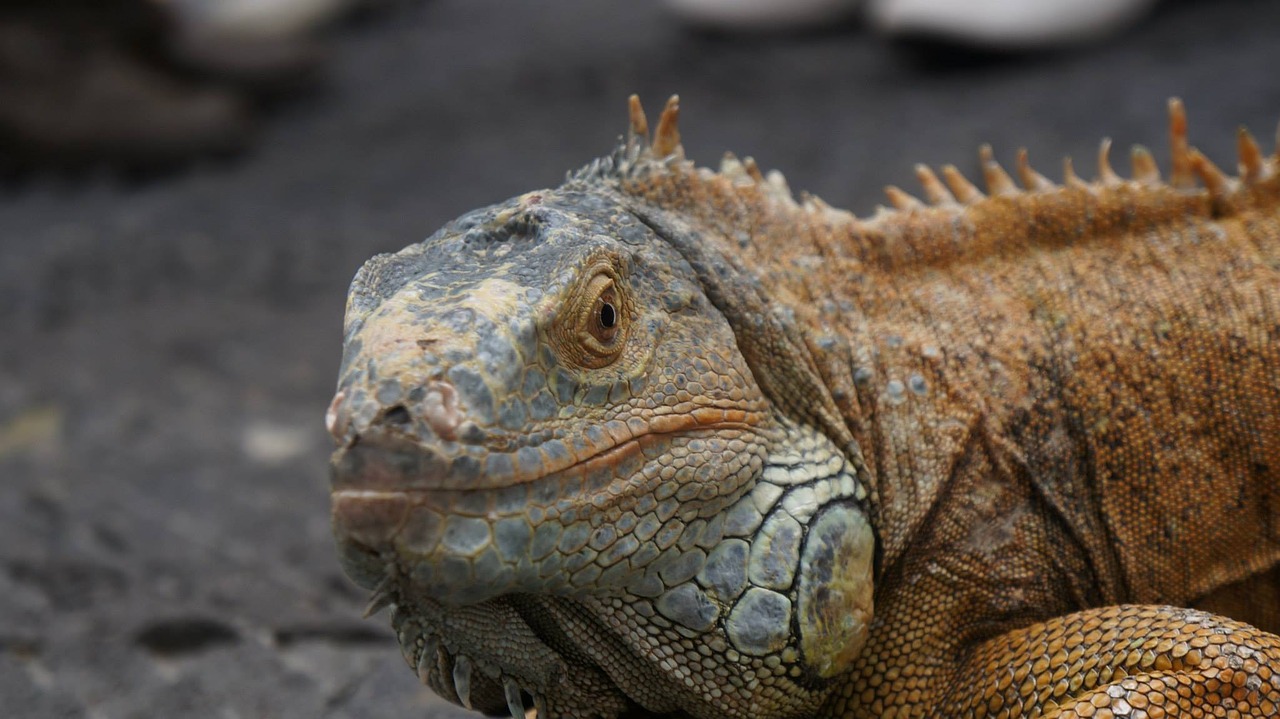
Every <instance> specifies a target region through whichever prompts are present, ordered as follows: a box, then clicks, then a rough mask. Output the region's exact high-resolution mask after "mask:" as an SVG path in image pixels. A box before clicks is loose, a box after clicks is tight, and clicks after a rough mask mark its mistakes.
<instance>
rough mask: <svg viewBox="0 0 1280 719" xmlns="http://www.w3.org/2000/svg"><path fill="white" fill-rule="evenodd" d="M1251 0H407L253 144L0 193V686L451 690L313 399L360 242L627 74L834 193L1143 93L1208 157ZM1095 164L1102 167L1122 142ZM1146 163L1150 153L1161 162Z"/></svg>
mask: <svg viewBox="0 0 1280 719" xmlns="http://www.w3.org/2000/svg"><path fill="white" fill-rule="evenodd" d="M1278 29H1280V3H1276V2H1273V1H1268V0H1215V1H1213V2H1207V1H1205V2H1191V1H1189V0H1188V1H1183V2H1171V3H1167V4H1166V5H1165V6H1163V8H1162V10H1161V11H1160V12H1159V13H1157V15H1156V16H1155V17H1154V18H1152V19H1151V20H1150V21H1149V22H1147V23H1146V24H1144V25H1143V26H1141V27H1140V28H1137V29H1135V30H1134V31H1132V32H1130V33H1128V34H1127V35H1126V36H1124V37H1122V38H1120V39H1119V40H1116V41H1113V42H1109V43H1106V44H1102V45H1098V46H1095V47H1091V48H1087V49H1084V50H1081V51H1077V52H1072V53H1064V54H1054V55H1050V56H1047V57H1035V58H1004V59H996V58H982V57H973V56H959V55H948V54H946V53H942V52H937V51H935V50H929V51H925V52H922V51H921V49H920V48H918V47H917V48H904V47H901V46H894V45H889V44H886V43H885V42H884V41H882V40H880V39H877V38H874V37H871V36H869V35H867V34H866V33H864V32H863V31H862V30H861V29H859V28H858V27H856V26H849V27H845V28H840V29H836V30H831V31H826V32H822V33H819V34H817V35H809V36H786V37H730V36H715V35H706V34H698V33H693V32H689V31H688V30H685V29H682V28H680V27H679V26H677V25H674V24H673V23H671V22H670V21H669V19H668V18H666V17H664V16H663V15H661V14H660V13H659V12H658V11H657V10H656V9H655V8H654V7H652V6H651V5H650V4H648V3H600V2H593V1H592V0H560V1H557V2H546V3H521V4H517V3H511V2H502V1H501V0H434V1H432V2H426V3H423V4H416V5H411V6H407V7H401V8H398V9H396V10H394V11H393V12H391V13H390V14H388V15H383V16H382V17H380V18H377V19H375V20H374V21H371V22H367V23H364V24H362V25H360V26H357V27H353V28H350V29H348V30H347V31H346V32H344V33H343V34H342V36H341V37H340V38H339V41H338V46H337V48H336V49H337V52H336V55H335V58H334V62H333V66H332V68H331V70H332V81H331V83H330V84H329V86H328V88H327V89H326V90H325V91H324V92H322V93H320V94H319V95H317V96H313V97H310V98H307V99H305V100H303V101H300V102H296V103H294V104H292V105H290V106H289V107H287V108H285V109H283V110H282V111H280V112H278V113H277V114H276V115H275V116H274V117H272V118H271V119H270V121H269V122H268V123H267V125H266V127H265V128H264V134H263V137H262V140H261V142H260V144H259V147H258V149H257V151H256V152H255V153H254V154H253V155H251V156H249V157H246V158H243V159H241V160H239V161H236V162H232V163H226V162H222V163H216V164H211V165H208V166H198V167H195V168H192V169H191V170H189V171H187V172H184V173H182V174H180V175H176V176H173V177H169V178H166V179H164V180H163V181H157V182H152V183H150V184H144V185H126V184H123V183H121V182H118V181H116V180H113V179H112V178H110V177H90V178H80V179H78V180H75V181H65V180H41V179H37V180H33V181H31V182H28V183H26V184H25V185H22V186H20V187H17V188H14V189H9V190H6V191H5V194H2V195H0V237H2V238H3V241H2V242H0V327H3V331H4V339H3V341H0V477H3V479H4V485H3V486H4V489H5V491H4V492H0V714H2V715H3V716H5V717H13V718H16V719H25V718H27V717H40V718H42V719H43V718H48V717H103V718H109V719H115V718H117V717H119V718H124V717H219V718H232V717H411V716H412V717H423V716H427V717H436V718H443V717H460V716H465V715H466V714H465V713H464V712H461V711H460V710H458V709H455V708H452V707H450V706H449V705H446V704H444V703H443V702H441V701H440V700H438V699H435V698H434V697H433V696H432V695H431V694H430V692H428V691H427V690H425V689H424V688H422V687H420V686H418V683H417V680H416V679H415V678H414V676H413V674H412V673H411V672H410V671H409V670H407V669H406V668H405V666H404V662H403V660H402V659H401V658H400V654H399V651H398V650H397V648H396V647H395V644H394V640H393V638H392V636H391V633H390V631H389V630H387V629H386V626H385V625H386V620H385V616H382V617H378V618H376V619H374V620H370V621H362V620H361V619H360V610H361V607H362V605H363V602H364V598H363V596H362V593H361V592H359V591H357V590H356V589H355V588H354V586H353V585H351V584H350V583H349V582H348V581H347V580H346V579H345V578H344V577H343V576H342V575H341V572H340V570H339V568H338V566H337V562H336V561H335V559H334V556H333V550H332V543H331V539H330V536H329V528H328V519H327V497H326V472H325V461H326V456H327V453H328V451H329V442H328V439H327V437H326V436H325V434H324V431H323V428H322V426H321V415H322V413H323V411H324V408H325V406H326V405H327V404H328V399H329V396H328V395H329V392H330V391H331V390H332V383H333V378H334V373H335V370H336V367H337V362H338V353H339V344H338V337H339V325H340V320H341V312H342V307H343V301H344V295H345V290H346V284H347V282H348V281H349V279H350V277H351V275H352V274H353V273H354V271H355V269H356V268H357V267H358V265H359V264H360V262H361V261H363V260H364V259H365V258H367V257H368V256H370V255H372V254H373V253H375V252H381V251H388V250H394V249H397V248H399V247H401V246H403V245H405V244H407V243H409V242H412V241H414V240H417V239H420V238H422V237H425V236H426V235H428V234H430V233H431V232H432V231H433V230H434V229H435V228H436V227H437V226H439V225H440V224H441V223H442V222H444V221H446V220H447V219H449V218H451V217H454V216H456V215H458V214H461V213H462V212H464V211H466V210H468V209H471V208H472V207H474V206H477V205H481V204H488V203H490V202H493V201H496V200H500V199H502V198H504V197H507V196H510V195H514V194H517V193H519V192H522V191H525V190H530V189H533V188H536V187H540V186H547V185H553V184H555V183H557V182H558V181H559V180H560V179H561V178H562V177H563V173H564V172H565V171H566V170H568V169H570V168H573V167H577V166H579V165H582V164H585V163H586V162H587V161H588V160H589V159H590V158H592V157H593V156H596V155H599V154H603V153H604V152H606V151H607V150H608V149H609V148H610V147H611V144H612V142H613V141H614V139H615V138H616V137H617V136H618V135H619V134H620V133H621V132H622V131H623V129H624V128H625V105H624V101H625V98H626V96H627V95H628V94H630V93H631V92H639V93H640V94H641V96H642V97H643V98H645V99H646V101H647V103H648V105H649V106H650V111H651V113H652V112H656V110H657V108H658V107H660V105H661V102H662V100H663V99H664V98H665V97H666V96H667V95H668V94H670V93H672V92H679V93H680V94H681V96H682V99H683V102H682V107H683V115H682V125H683V127H682V129H683V133H684V138H685V142H684V144H685V147H686V148H687V151H688V153H689V155H690V156H691V157H693V158H695V159H698V160H700V161H703V162H706V163H714V162H715V161H717V160H718V158H719V156H720V154H721V152H723V151H724V150H726V149H732V150H734V151H735V152H737V153H738V154H739V155H754V156H755V157H756V158H757V159H758V160H759V161H760V163H761V165H762V166H764V167H766V168H778V169H781V170H783V171H784V172H786V174H787V177H788V179H789V181H790V183H791V186H792V187H793V188H795V189H797V190H799V189H806V190H809V191H811V192H814V193H816V194H818V195H820V196H822V197H823V198H824V199H826V200H827V201H828V202H829V203H831V204H833V205H837V206H844V207H848V208H850V209H853V210H854V211H856V212H858V213H860V214H862V213H867V212H869V211H871V210H872V209H874V207H875V204H876V203H877V202H879V201H880V200H879V192H880V188H881V187H882V186H883V185H885V184H888V183H895V184H899V185H902V186H904V187H909V186H912V185H913V184H914V183H913V180H912V170H911V168H912V165H913V163H915V162H917V161H926V162H929V163H931V164H934V165H940V164H942V163H946V162H951V163H956V164H957V165H959V166H960V167H962V168H967V169H969V170H970V171H972V170H974V169H976V168H975V165H976V161H975V159H974V157H975V155H974V150H975V149H976V148H977V147H978V145H979V144H980V143H982V142H985V141H991V142H993V143H994V144H995V146H996V151H997V155H998V156H999V157H1000V158H1002V159H1004V160H1006V161H1007V162H1012V159H1013V154H1014V151H1015V150H1016V149H1017V148H1018V147H1019V146H1024V145H1025V146H1027V147H1028V148H1030V150H1031V154H1032V158H1033V159H1036V158H1038V159H1039V164H1040V165H1042V166H1043V167H1042V168H1041V169H1042V171H1044V172H1045V174H1048V175H1051V176H1057V175H1058V171H1057V167H1058V162H1059V159H1058V158H1059V157H1060V156H1062V155H1064V154H1073V155H1075V156H1076V157H1078V158H1080V161H1078V162H1077V167H1078V168H1081V169H1082V170H1086V171H1090V172H1091V170H1092V165H1093V163H1092V156H1093V155H1094V153H1095V152H1096V146H1097V141H1098V140H1099V139H1100V138H1102V137H1104V136H1110V137H1112V138H1113V139H1114V140H1115V141H1116V143H1117V146H1118V147H1126V146H1128V145H1129V144H1131V143H1134V142H1141V143H1145V144H1147V145H1149V146H1151V147H1152V148H1153V149H1154V150H1155V151H1156V154H1157V157H1160V158H1164V157H1166V156H1167V154H1166V153H1165V152H1164V143H1165V137H1166V127H1165V119H1164V112H1165V110H1164V103H1165V99H1166V98H1167V97H1169V96H1171V95H1179V96H1181V97H1183V98H1184V99H1185V100H1186V101H1187V105H1188V107H1189V111H1190V115H1191V135H1192V139H1193V142H1194V143H1195V144H1197V145H1199V146H1200V147H1202V148H1203V149H1204V150H1205V151H1206V153H1207V154H1208V155H1209V156H1210V157H1212V158H1214V159H1215V160H1217V161H1219V163H1220V164H1222V165H1223V166H1224V167H1234V150H1233V147H1234V131H1235V129H1236V127H1237V126H1238V125H1240V124H1245V125H1248V126H1250V127H1251V128H1253V129H1254V131H1255V134H1256V135H1258V136H1259V137H1260V138H1265V139H1266V140H1267V142H1266V144H1267V145H1269V144H1270V137H1271V136H1272V130H1273V128H1274V127H1275V122H1276V120H1277V119H1280V81H1278V80H1277V71H1276V68H1277V67H1280V41H1277V36H1276V31H1277V30H1278ZM1118 154H1119V157H1118V158H1117V161H1116V164H1117V166H1118V167H1127V162H1126V161H1124V159H1123V154H1120V153H1118ZM1166 166H1167V165H1166Z"/></svg>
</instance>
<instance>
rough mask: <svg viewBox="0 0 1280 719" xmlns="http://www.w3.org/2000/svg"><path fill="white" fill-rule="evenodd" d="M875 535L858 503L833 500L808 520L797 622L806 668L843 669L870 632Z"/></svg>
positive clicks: (833, 672) (828, 674) (830, 673)
mask: <svg viewBox="0 0 1280 719" xmlns="http://www.w3.org/2000/svg"><path fill="white" fill-rule="evenodd" d="M874 555H875V537H874V534H873V533H872V531H871V525H870V524H869V523H868V522H867V515H866V514H865V513H864V512H863V511H862V510H861V509H860V508H859V507H858V506H856V505H854V504H852V503H847V502H832V503H831V504H828V505H827V506H825V507H823V508H822V509H821V510H819V511H818V513H817V514H815V515H814V517H813V519H812V520H810V522H809V531H808V532H807V533H806V535H805V542H804V549H803V550H802V552H801V555H800V566H799V571H798V572H797V579H796V581H797V591H796V595H797V596H796V600H797V601H796V615H795V618H796V626H797V629H798V630H799V635H800V652H801V656H802V657H803V659H804V663H805V665H806V666H807V668H808V669H809V671H811V672H813V673H814V674H816V675H818V676H819V677H821V678H823V679H830V678H832V677H835V676H838V675H840V674H843V673H844V672H846V671H848V670H849V669H850V668H851V667H852V666H853V662H854V660H856V659H857V658H858V654H859V652H861V651H862V647H863V645H864V644H866V642H867V636H868V635H869V634H870V632H871V618H872V589H873V586H872V567H873V564H874V562H873V559H874Z"/></svg>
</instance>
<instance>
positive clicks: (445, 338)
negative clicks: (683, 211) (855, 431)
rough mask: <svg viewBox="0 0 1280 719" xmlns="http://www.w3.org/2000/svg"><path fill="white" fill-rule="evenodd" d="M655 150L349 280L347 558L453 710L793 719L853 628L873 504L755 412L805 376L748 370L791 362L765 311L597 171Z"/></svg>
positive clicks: (834, 454) (771, 417) (827, 452)
mask: <svg viewBox="0 0 1280 719" xmlns="http://www.w3.org/2000/svg"><path fill="white" fill-rule="evenodd" d="M669 113H670V114H671V122H670V128H669V129H668V130H667V132H674V108H673V107H672V108H671V109H669ZM665 123H667V119H666V115H664V124H665ZM640 134H641V135H644V134H647V133H643V132H642V133H640ZM669 139H670V138H667V141H664V140H663V136H662V126H660V128H659V138H658V139H657V140H655V143H654V145H653V146H651V145H649V144H648V143H647V142H646V143H644V144H643V147H640V149H639V150H637V147H638V145H637V144H636V141H635V140H633V141H632V142H631V143H629V144H628V145H627V146H624V148H623V149H622V150H620V153H621V154H616V155H615V158H621V160H620V161H619V160H617V159H615V162H614V164H613V165H612V166H611V168H606V169H608V170H609V171H608V172H605V171H602V170H601V168H600V167H599V166H595V167H593V168H592V169H589V170H588V171H585V172H584V173H580V174H579V175H578V176H577V177H576V178H575V179H572V180H571V181H570V182H568V183H566V185H565V186H563V187H561V188H559V189H556V190H548V191H542V192H534V193H529V194H525V195H522V196H520V197H517V198H514V199H512V200H509V201H507V202H505V203H502V204H499V205H495V206H492V207H489V208H486V209H483V210H479V211H476V212H472V213H470V214H467V215H464V216H463V217H461V218H459V219H457V220H455V221H453V222H451V223H449V224H448V225H446V226H445V227H444V228H442V229H441V230H440V231H439V232H437V233H436V234H435V235H433V236H432V237H431V238H429V239H427V240H426V241H424V242H422V243H421V244H416V245H412V246H410V247H408V248H406V249H404V250H402V251H400V252H398V253H395V254H391V255H382V256H379V257H375V258H374V259H373V260H370V261H369V262H368V263H367V264H366V265H365V266H364V268H362V269H361V270H360V272H359V274H358V275H357V276H356V279H355V280H354V282H353V284H352V288H351V294H350V296H349V299H348V307H347V317H346V325H345V352H344V358H343V363H342V369H341V373H340V379H339V386H338V391H337V394H336V396H335V398H334V401H333V404H332V405H331V407H330V410H329V413H328V416H327V422H328V426H329V429H330V432H331V433H332V434H333V435H334V437H335V439H336V440H337V441H338V444H339V448H338V450H337V452H336V453H335V454H334V457H333V462H332V467H333V479H332V500H333V521H334V531H335V535H336V537H337V540H338V546H339V551H340V554H341V558H342V561H343V565H344V567H345V569H346V571H347V572H348V574H349V575H350V576H351V577H352V578H353V579H355V580H356V581H357V582H358V583H360V584H361V585H363V586H365V587H366V588H368V589H371V590H373V591H374V593H375V595H374V603H373V604H372V605H371V606H372V607H373V608H377V607H378V606H380V605H383V604H386V603H392V604H394V605H395V613H394V618H393V624H394V626H395V628H396V631H397V632H398V634H399V639H400V643H401V647H402V649H403V651H404V654H405V657H406V659H407V660H408V661H409V663H410V664H411V665H412V666H414V667H415V668H416V669H417V670H418V672H419V674H420V676H421V677H422V679H423V681H425V682H427V683H428V684H429V685H430V686H432V688H433V689H435V690H436V691H437V692H438V693H440V694H441V695H443V696H445V697H446V698H449V699H452V700H455V701H458V702H460V703H462V704H464V705H467V706H471V707H474V708H476V709H479V710H482V711H485V712H488V713H505V712H506V711H511V712H512V714H513V715H518V716H523V711H524V709H525V708H533V707H537V709H538V713H539V715H540V716H574V717H587V716H602V717H614V716H638V715H643V714H671V715H684V716H746V715H748V714H750V715H751V716H792V715H795V714H797V713H799V712H804V711H812V710H813V709H814V708H815V707H816V706H817V705H818V704H819V703H820V702H821V701H822V699H823V698H824V697H825V694H826V691H825V687H826V684H827V682H828V680H829V679H830V678H831V677H833V676H835V675H836V674H838V673H839V672H840V671H842V670H843V669H845V668H846V667H847V666H848V664H849V662H850V661H852V659H853V657H854V656H855V655H856V652H857V650H858V648H859V647H860V646H861V643H862V641H863V640H864V638H865V634H866V628H867V623H868V622H869V619H870V608H871V607H870V601H871V600H870V597H871V594H870V592H871V586H870V566H871V553H872V539H871V530H870V528H869V525H868V523H867V519H866V516H865V514H864V512H863V508H862V507H863V502H864V500H865V498H866V491H865V489H864V488H863V486H862V484H861V483H860V482H859V480H858V478H857V476H856V472H855V471H854V468H853V465H852V464H851V463H850V460H849V458H848V457H847V456H846V453H845V451H844V449H843V448H842V447H841V446H840V442H839V441H838V440H835V439H833V438H831V437H830V436H829V434H830V433H829V432H824V431H822V428H821V427H818V426H816V425H818V424H820V422H812V421H808V420H806V418H805V416H800V415H804V413H796V412H790V411H788V410H787V409H786V407H787V406H788V405H789V404H794V398H792V399H790V400H782V399H781V398H779V397H777V396H775V395H776V386H777V385H778V384H779V382H780V381H781V380H779V379H778V378H779V377H782V378H785V377H789V376H792V375H793V374H795V373H796V372H800V373H801V374H803V368H801V369H800V370H797V369H796V368H784V367H781V366H775V367H770V368H769V369H768V370H767V371H766V374H767V375H768V378H771V379H766V380H758V378H757V375H758V374H760V368H759V367H758V366H757V367H754V368H753V366H752V364H753V361H754V363H756V364H757V365H759V363H760V362H762V361H763V359H762V358H768V360H769V361H770V362H774V363H786V362H798V363H799V364H803V362H802V361H799V360H797V358H795V357H791V356H790V355H789V354H788V350H787V349H786V345H787V341H786V337H785V335H786V332H785V331H782V333H781V335H779V336H778V337H773V339H772V340H770V337H771V334H770V333H771V332H774V333H776V328H775V329H774V330H771V329H769V328H770V327H772V326H773V325H774V324H777V323H778V322H779V321H781V320H779V319H778V318H777V317H763V316H761V317H756V318H755V319H754V320H751V321H745V320H743V317H744V316H745V314H747V313H746V312H744V301H742V300H741V299H740V298H739V299H735V297H737V294H735V292H734V291H730V290H729V289H727V288H726V285H725V283H726V282H732V281H743V282H745V281H747V278H745V277H738V278H737V279H736V280H735V279H733V274H734V272H736V271H737V270H733V269H732V268H730V267H729V266H728V265H725V264H724V263H723V260H725V259H726V258H724V257H723V256H721V255H718V254H716V252H715V251H712V250H711V249H708V248H712V247H714V246H715V242H714V241H712V240H707V241H706V246H707V247H706V248H702V247H701V245H699V243H701V242H702V240H700V239H699V238H697V237H696V233H692V232H690V230H689V228H688V227H684V226H681V225H680V224H679V220H678V218H673V217H672V216H670V215H668V214H665V213H664V212H663V211H662V210H661V209H660V208H656V209H655V208H653V207H651V206H648V205H646V204H644V203H642V202H639V201H638V200H636V199H635V198H634V197H630V196H628V195H627V194H626V193H625V192H624V191H622V190H621V185H619V184H618V183H617V182H613V181H612V180H616V179H617V178H618V177H621V176H622V175H623V174H624V172H623V170H624V169H631V170H633V169H635V168H636V167H637V166H638V165H639V163H640V162H641V161H642V160H643V161H645V162H649V163H651V164H653V165H654V166H655V167H657V166H658V163H657V160H656V159H654V158H658V157H660V156H661V155H659V154H658V153H655V150H654V147H655V146H657V147H658V149H662V144H663V143H664V142H667V144H672V143H670V142H668V141H669ZM676 147H678V145H676ZM668 149H670V148H668ZM627 153H630V155H629V156H628V155H627ZM669 154H670V153H669V152H667V153H662V155H669ZM627 162H630V163H631V165H628V166H627V167H625V168H624V167H623V165H625V163H627ZM694 245H698V246H697V247H695V246H694ZM717 258H719V260H717ZM739 294H740V293H739ZM746 304H748V305H749V304H750V303H749V302H747V303H746ZM735 325H737V326H735ZM746 325H751V326H749V327H748V326H746ZM744 341H745V342H746V343H747V344H748V345H749V347H750V348H752V349H749V350H747V351H744V349H743V347H742V346H741V345H742V343H743V342H744ZM762 347H763V348H764V349H762ZM779 347H782V349H778V348H779ZM769 348H772V349H769ZM792 354H794V353H792ZM771 386H772V387H773V389H771ZM799 395H800V396H803V395H804V393H803V392H800V393H799Z"/></svg>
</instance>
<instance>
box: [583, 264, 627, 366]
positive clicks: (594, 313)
mask: <svg viewBox="0 0 1280 719" xmlns="http://www.w3.org/2000/svg"><path fill="white" fill-rule="evenodd" d="M586 296H587V297H590V298H593V299H592V301H591V310H590V312H589V313H588V315H587V317H586V318H585V320H586V321H585V323H584V324H585V325H586V326H585V327H583V329H584V330H586V335H587V337H584V338H583V339H584V340H586V344H587V349H588V350H589V351H591V352H592V353H594V354H597V355H602V354H603V355H612V354H614V350H615V348H614V346H613V345H614V343H615V342H616V341H617V339H618V335H619V334H620V331H621V329H622V317H621V315H620V313H619V307H620V306H621V298H620V297H619V296H618V287H617V285H616V284H615V282H614V279H613V278H612V277H610V276H609V275H596V277H595V278H594V279H592V280H591V282H590V283H589V284H588V285H587V293H586ZM588 337H589V339H588ZM592 340H594V342H592Z"/></svg>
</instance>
